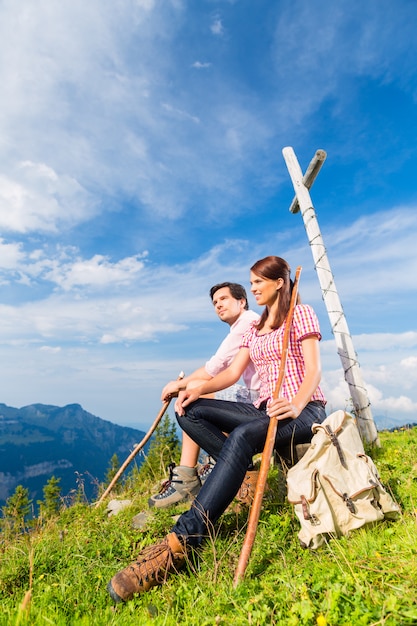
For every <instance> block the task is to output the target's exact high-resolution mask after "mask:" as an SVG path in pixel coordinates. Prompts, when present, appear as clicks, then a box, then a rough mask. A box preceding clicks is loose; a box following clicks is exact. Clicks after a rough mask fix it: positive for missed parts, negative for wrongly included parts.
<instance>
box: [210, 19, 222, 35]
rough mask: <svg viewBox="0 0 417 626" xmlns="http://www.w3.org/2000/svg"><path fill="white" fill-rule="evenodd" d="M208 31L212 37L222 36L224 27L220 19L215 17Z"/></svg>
mask: <svg viewBox="0 0 417 626" xmlns="http://www.w3.org/2000/svg"><path fill="white" fill-rule="evenodd" d="M210 30H211V32H212V33H213V35H216V36H219V35H223V33H224V27H223V23H222V20H221V18H220V17H215V18H214V19H213V21H212V23H211V26H210Z"/></svg>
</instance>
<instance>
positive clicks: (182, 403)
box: [175, 387, 201, 415]
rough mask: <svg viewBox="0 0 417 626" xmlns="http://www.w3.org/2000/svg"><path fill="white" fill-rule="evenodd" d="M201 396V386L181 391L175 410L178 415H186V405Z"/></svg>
mask: <svg viewBox="0 0 417 626" xmlns="http://www.w3.org/2000/svg"><path fill="white" fill-rule="evenodd" d="M200 396H201V391H200V387H194V389H185V390H184V391H180V392H179V394H178V398H177V400H176V402H175V411H176V412H177V413H178V415H185V410H184V409H185V407H186V406H188V405H189V404H191V402H195V401H196V400H198V399H199V397H200Z"/></svg>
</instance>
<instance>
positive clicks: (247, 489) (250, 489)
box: [235, 470, 259, 506]
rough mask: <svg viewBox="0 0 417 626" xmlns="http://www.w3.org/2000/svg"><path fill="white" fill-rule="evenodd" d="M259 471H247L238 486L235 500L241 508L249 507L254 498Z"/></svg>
mask: <svg viewBox="0 0 417 626" xmlns="http://www.w3.org/2000/svg"><path fill="white" fill-rule="evenodd" d="M258 477H259V470H249V471H248V472H246V475H245V478H244V479H243V482H242V484H241V485H240V488H239V491H238V492H237V494H236V496H235V499H236V500H237V501H238V502H239V503H240V504H241V505H243V506H251V504H252V502H253V499H254V497H255V490H256V483H257V482H258Z"/></svg>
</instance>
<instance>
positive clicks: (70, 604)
mask: <svg viewBox="0 0 417 626" xmlns="http://www.w3.org/2000/svg"><path fill="white" fill-rule="evenodd" d="M380 438H381V443H382V448H381V449H380V450H377V451H375V452H373V453H372V456H373V458H374V460H375V462H376V465H377V467H378V469H379V472H380V474H381V478H382V481H383V482H384V484H385V485H387V486H388V487H389V489H390V490H391V492H392V493H393V495H394V496H395V498H396V500H397V501H398V502H399V503H400V504H401V507H402V510H403V513H402V516H401V518H400V519H399V520H398V521H395V522H383V523H382V524H379V525H378V526H375V527H373V528H368V529H366V530H364V529H360V530H358V531H356V532H355V533H353V534H352V535H351V537H350V538H349V539H347V538H343V539H341V540H332V541H330V542H329V543H328V544H327V545H325V546H324V547H322V548H320V549H319V550H317V551H314V552H313V551H308V550H303V549H301V547H300V545H299V542H298V538H297V533H298V530H299V524H298V521H297V519H296V517H295V516H294V512H293V510H292V507H291V506H290V505H289V504H288V503H286V502H285V497H284V489H283V483H282V480H280V479H279V477H278V470H277V469H276V468H274V469H272V470H271V475H270V477H269V483H270V484H271V486H272V487H273V489H272V491H271V492H270V493H269V494H268V497H267V498H266V501H265V504H264V507H263V511H262V515H261V519H260V523H259V526H258V533H257V537H256V542H255V546H254V550H253V552H252V557H251V560H250V563H249V566H248V569H247V572H246V577H245V580H244V581H243V582H242V583H241V584H240V585H239V586H238V587H237V589H234V588H233V584H232V583H233V575H234V571H235V567H236V564H237V560H238V556H239V550H240V547H241V545H242V541H243V537H244V532H245V522H246V517H247V516H246V515H245V514H239V515H237V514H236V513H230V514H225V515H224V516H223V518H222V522H221V525H220V527H219V529H218V532H217V536H216V537H213V538H212V540H211V541H209V542H207V543H206V544H205V545H204V547H203V548H202V549H201V551H200V554H199V555H198V559H197V558H196V559H195V560H194V561H193V562H192V563H190V564H189V566H188V567H187V568H186V569H185V570H183V571H182V572H181V573H180V574H178V575H175V576H171V577H170V578H169V580H168V582H167V584H165V585H164V586H163V587H160V588H158V587H157V588H155V589H153V590H152V591H151V592H149V593H148V594H145V595H143V596H141V597H138V598H137V599H135V600H133V601H131V602H129V603H126V604H123V605H117V607H115V606H113V605H112V602H111V600H110V599H109V597H108V595H107V592H106V583H107V581H108V580H109V579H110V578H111V577H112V576H113V574H114V573H115V572H116V571H118V570H119V569H121V568H122V567H124V566H125V565H127V564H128V563H129V561H131V560H132V559H133V558H134V557H135V555H136V554H137V552H138V550H139V549H141V548H142V547H144V546H145V545H148V544H150V543H153V542H154V541H155V540H156V539H159V538H161V537H163V535H164V534H165V533H166V532H167V531H169V529H170V526H171V525H172V518H171V515H172V514H174V513H178V512H180V511H181V509H178V508H177V509H174V510H171V511H168V512H161V511H160V512H158V513H156V514H155V515H154V516H153V519H152V521H151V522H150V523H149V525H148V528H147V529H145V530H143V531H138V530H133V529H132V527H131V520H132V516H133V515H135V514H136V513H137V512H139V511H141V510H143V509H146V508H147V507H146V501H147V497H148V495H149V492H150V491H152V485H150V484H142V485H138V484H131V485H130V487H129V488H128V489H127V491H126V492H125V493H124V494H121V495H119V496H118V497H120V498H123V497H129V498H132V499H133V504H132V506H131V507H129V508H127V509H125V510H123V511H122V512H121V513H119V514H118V515H117V516H113V517H110V518H109V517H108V516H107V513H106V506H105V505H103V506H100V507H99V508H94V507H88V506H86V505H74V506H73V507H71V508H68V509H66V510H64V511H62V512H61V514H60V516H59V518H57V519H55V520H53V521H50V522H48V524H47V525H46V526H44V527H42V528H40V529H38V531H36V532H33V533H31V534H29V535H22V536H20V537H18V538H17V539H14V540H13V541H11V540H3V542H2V544H1V547H0V551H1V564H0V603H1V613H0V624H1V625H3V624H4V625H7V626H10V625H15V626H19V625H22V626H24V625H29V624H30V626H37V625H42V626H44V625H47V624H54V625H57V626H58V625H59V626H61V625H64V624H65V625H66V624H71V625H85V624H96V625H103V626H109V625H116V624H117V625H120V626H129V625H130V624H132V625H133V624H135V626H137V625H138V624H139V625H146V624H153V625H163V624H164V625H167V626H171V625H173V626H174V625H175V626H176V625H177V624H184V625H190V626H191V625H192V626H194V625H198V626H208V625H210V626H211V625H226V624H227V625H228V624H230V623H232V624H233V625H234V626H239V625H246V624H250V625H259V626H261V625H264V624H285V625H288V626H292V625H296V624H302V625H304V624H305V625H317V626H326V625H327V626H342V625H354V626H358V625H374V626H377V625H384V626H391V625H397V624H401V625H407V624H410V625H411V624H416V623H417V600H416V592H415V589H416V583H417V532H416V530H417V529H416V514H417V512H416V502H417V429H416V428H413V429H411V430H402V431H397V432H393V433H388V432H384V433H381V436H380ZM28 592H30V594H29V593H28ZM29 595H30V596H31V597H30V598H29Z"/></svg>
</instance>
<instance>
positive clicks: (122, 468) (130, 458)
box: [96, 372, 184, 506]
mask: <svg viewBox="0 0 417 626" xmlns="http://www.w3.org/2000/svg"><path fill="white" fill-rule="evenodd" d="M182 378H184V372H181V373H180V375H179V376H178V378H177V380H181V379H182ZM172 397H173V396H170V397H169V398H168V400H165V402H164V403H163V405H162V408H161V410H160V411H159V413H158V415H157V416H156V418H155V421H154V423H153V424H152V426H151V427H150V429H149V430H148V432H147V433H146V435H145V436H144V438H143V439H142V441H140V442H139V443H138V444H137V445H136V446H135V447H134V449H133V450H132V452H131V453H130V454H129V456H128V457H127V459H126V461H125V462H124V463H123V464H122V465H121V466H120V467H119V469H118V470H117V472H116V474H115V475H114V476H113V478H112V480H111V481H110V484H109V486H108V487H107V489H106V490H105V491H104V492H103V493H102V494H101V496H100V498H99V500H97V502H96V506H98V505H99V504H101V502H103V500H104V499H105V498H106V497H107V496H108V495H109V493H110V491H111V490H112V489H113V487H114V485H115V484H116V483H117V481H118V480H119V478H120V476H121V475H122V474H123V472H124V471H125V469H126V467H127V466H128V465H129V464H130V463H131V462H132V461H133V459H134V458H135V456H136V455H137V453H138V452H139V451H140V450H142V448H143V446H144V445H145V444H146V442H147V441H148V440H149V439H150V438H151V436H152V435H153V432H154V430H155V428H156V427H157V426H158V424H159V422H160V421H161V419H162V417H163V416H164V414H165V412H166V410H167V408H168V406H169V403H170V402H171V399H172Z"/></svg>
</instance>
